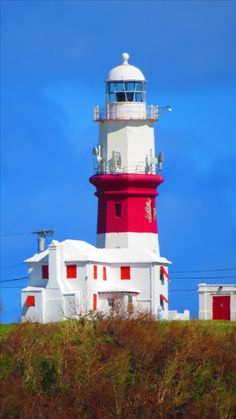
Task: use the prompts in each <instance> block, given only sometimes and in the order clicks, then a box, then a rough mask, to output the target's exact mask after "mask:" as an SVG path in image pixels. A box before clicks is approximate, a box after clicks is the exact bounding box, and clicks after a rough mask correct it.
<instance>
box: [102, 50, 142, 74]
mask: <svg viewBox="0 0 236 419" xmlns="http://www.w3.org/2000/svg"><path fill="white" fill-rule="evenodd" d="M128 59H129V54H127V52H123V54H122V60H123V62H122V64H120V65H118V66H117V67H114V68H112V70H111V71H110V72H109V73H108V76H107V79H106V81H119V80H127V81H129V80H132V81H145V77H144V75H143V73H142V71H141V70H139V68H137V67H135V66H134V65H130V64H129V63H128Z"/></svg>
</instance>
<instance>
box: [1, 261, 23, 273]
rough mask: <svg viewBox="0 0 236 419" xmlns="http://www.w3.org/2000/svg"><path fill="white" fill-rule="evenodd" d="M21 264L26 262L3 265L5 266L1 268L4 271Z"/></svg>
mask: <svg viewBox="0 0 236 419" xmlns="http://www.w3.org/2000/svg"><path fill="white" fill-rule="evenodd" d="M20 265H25V262H21V263H15V265H8V266H3V268H1V271H4V270H5V269H10V268H14V267H15V266H20Z"/></svg>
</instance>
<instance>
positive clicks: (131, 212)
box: [89, 174, 164, 234]
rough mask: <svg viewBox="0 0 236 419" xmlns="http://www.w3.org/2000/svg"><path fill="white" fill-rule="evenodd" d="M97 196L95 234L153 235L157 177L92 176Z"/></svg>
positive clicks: (136, 175) (125, 175)
mask: <svg viewBox="0 0 236 419" xmlns="http://www.w3.org/2000/svg"><path fill="white" fill-rule="evenodd" d="M89 180H90V182H91V183H92V184H93V185H95V186H96V188H97V192H96V194H95V195H96V196H97V197H98V223H97V233H98V234H103V233H113V232H117V233H118V232H138V233H157V221H156V204H155V197H156V196H157V195H158V193H157V191H156V188H157V187H158V186H159V185H160V184H161V183H162V182H163V181H164V179H163V177H161V176H160V175H143V174H135V175H133V174H117V175H96V176H92V177H91V178H90V179H89Z"/></svg>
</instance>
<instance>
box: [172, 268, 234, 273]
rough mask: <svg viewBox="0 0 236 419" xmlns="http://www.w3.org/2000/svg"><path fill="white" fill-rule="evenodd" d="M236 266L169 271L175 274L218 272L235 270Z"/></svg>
mask: <svg viewBox="0 0 236 419" xmlns="http://www.w3.org/2000/svg"><path fill="white" fill-rule="evenodd" d="M235 269H236V267H235V268H219V269H201V270H200V269H199V270H195V271H194V270H192V271H169V272H170V273H173V274H183V273H195V272H196V273H197V272H217V271H234V270H235Z"/></svg>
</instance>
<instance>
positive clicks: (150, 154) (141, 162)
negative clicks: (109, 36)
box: [90, 53, 164, 255]
mask: <svg viewBox="0 0 236 419" xmlns="http://www.w3.org/2000/svg"><path fill="white" fill-rule="evenodd" d="M128 60H129V55H128V54H127V53H123V54H122V64H121V65H118V66H117V67H115V68H113V69H112V70H111V71H110V72H109V74H108V76H107V79H106V106H105V107H100V106H97V107H96V108H95V112H94V119H95V121H97V122H98V123H99V142H98V145H97V147H96V148H94V150H93V152H94V154H95V156H96V160H97V169H96V174H95V175H94V176H92V177H91V178H90V182H91V183H92V184H93V185H94V186H95V187H96V189H97V192H96V196H97V197H98V220H97V247H99V248H130V249H133V250H134V251H135V249H146V250H149V251H151V252H153V253H155V254H156V255H159V242H158V230H157V219H156V214H157V213H156V203H155V198H156V196H157V195H158V193H157V191H156V189H157V187H158V186H159V185H160V184H161V183H162V182H163V180H164V179H163V177H162V176H161V175H160V166H161V163H162V155H161V154H160V155H159V158H157V157H156V152H155V142H154V128H153V124H154V122H156V121H157V119H158V107H157V106H147V105H146V81H145V77H144V75H143V73H142V72H141V71H140V70H139V69H138V68H137V67H135V66H133V65H131V64H129V62H128ZM158 160H159V161H158ZM158 163H159V164H158Z"/></svg>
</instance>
